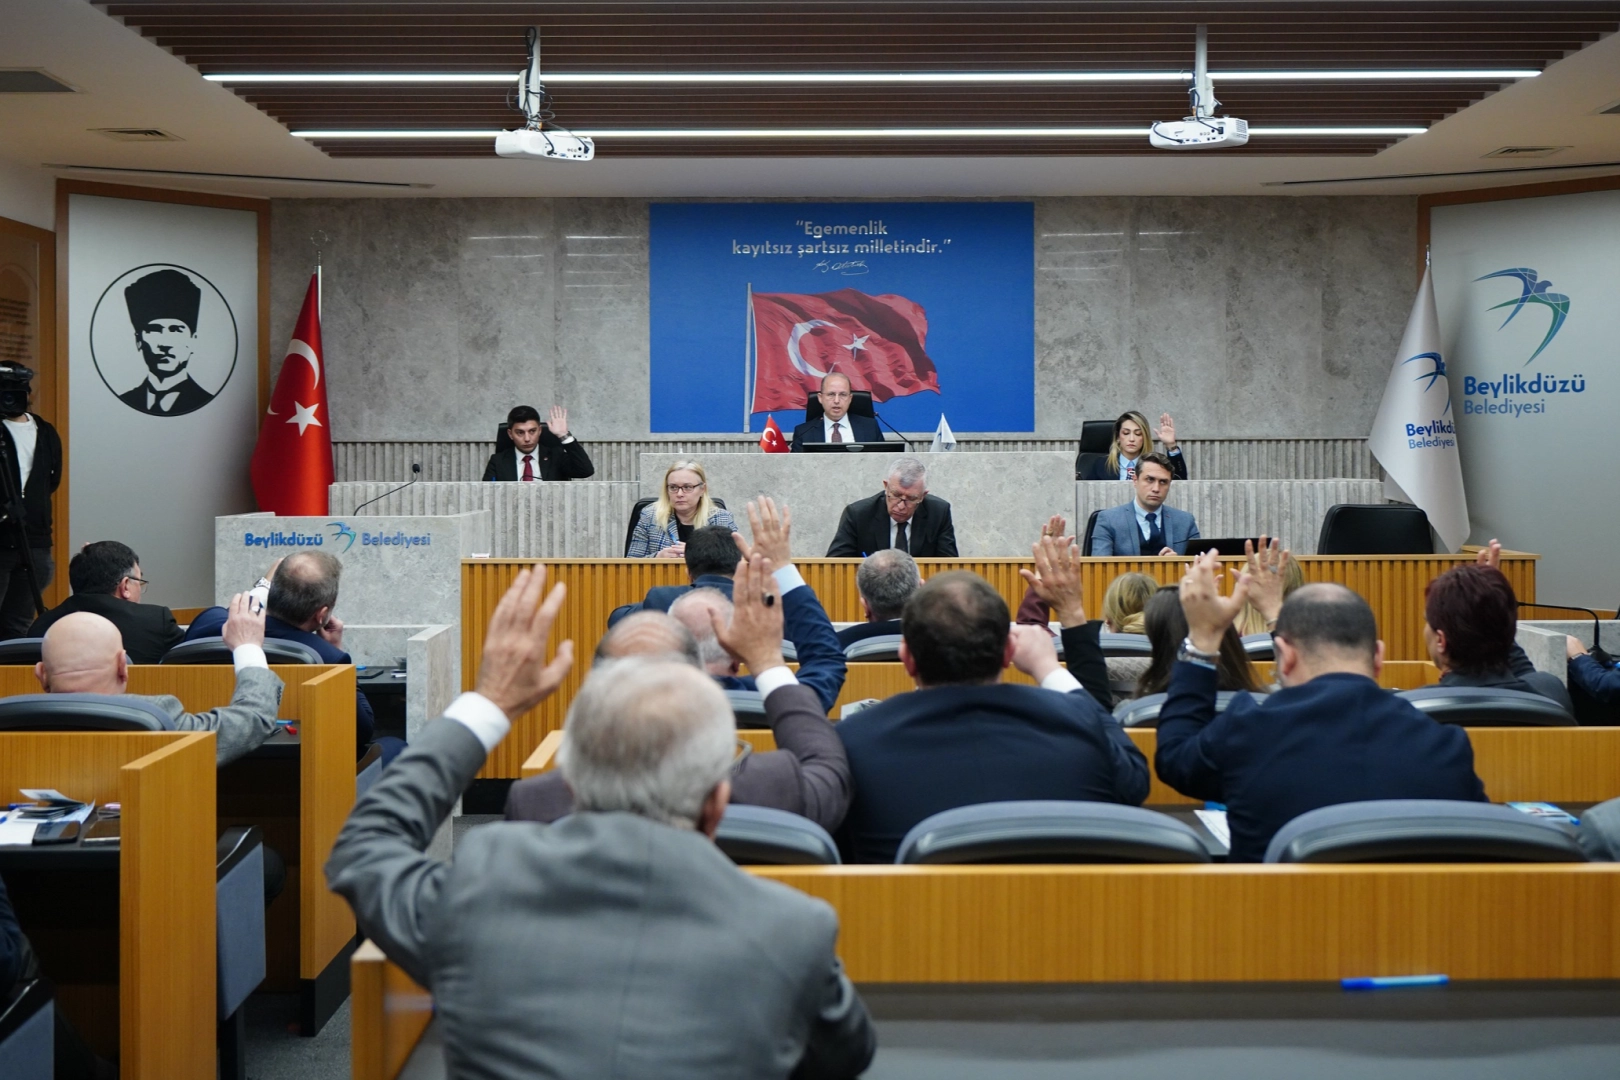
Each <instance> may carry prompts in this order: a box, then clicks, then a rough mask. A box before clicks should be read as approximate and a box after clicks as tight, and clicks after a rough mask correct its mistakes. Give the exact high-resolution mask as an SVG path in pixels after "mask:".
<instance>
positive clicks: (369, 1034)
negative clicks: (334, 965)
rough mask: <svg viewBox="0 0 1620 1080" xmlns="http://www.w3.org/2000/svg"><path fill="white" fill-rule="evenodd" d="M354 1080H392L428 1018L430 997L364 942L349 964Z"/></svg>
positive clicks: (351, 1049) (413, 1046)
mask: <svg viewBox="0 0 1620 1080" xmlns="http://www.w3.org/2000/svg"><path fill="white" fill-rule="evenodd" d="M349 984H350V985H351V986H352V987H353V988H354V997H353V1001H352V1004H351V1005H350V1006H349V1015H350V1018H351V1019H350V1028H349V1032H350V1054H351V1057H352V1060H353V1072H352V1074H351V1075H352V1076H353V1077H354V1080H394V1077H396V1076H398V1075H399V1072H400V1069H402V1068H404V1066H405V1062H406V1060H407V1059H408V1058H409V1057H410V1056H411V1051H412V1050H413V1049H415V1047H416V1044H417V1041H418V1040H419V1039H421V1037H422V1032H423V1031H424V1030H425V1029H426V1028H427V1026H428V1024H429V1022H430V1021H432V1019H433V998H432V996H431V995H429V994H428V992H427V991H426V990H424V989H422V988H421V987H420V986H418V985H417V984H416V982H415V981H414V980H413V979H412V978H411V977H410V976H409V975H407V974H405V972H404V971H403V970H402V969H401V968H400V967H399V966H398V965H397V964H394V963H393V962H391V961H389V960H388V959H387V958H386V957H384V956H383V954H382V950H381V949H379V948H377V946H376V945H374V944H373V943H371V942H370V941H362V942H361V943H360V947H359V948H358V949H356V950H355V951H354V955H353V956H352V957H351V958H350V960H349Z"/></svg>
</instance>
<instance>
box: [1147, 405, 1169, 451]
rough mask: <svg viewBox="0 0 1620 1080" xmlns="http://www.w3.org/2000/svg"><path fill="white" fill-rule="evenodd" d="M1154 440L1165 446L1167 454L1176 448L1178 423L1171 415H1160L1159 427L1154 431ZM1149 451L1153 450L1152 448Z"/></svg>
mask: <svg viewBox="0 0 1620 1080" xmlns="http://www.w3.org/2000/svg"><path fill="white" fill-rule="evenodd" d="M1153 438H1154V439H1155V440H1157V441H1159V442H1162V443H1163V444H1164V449H1165V451H1166V452H1169V451H1171V450H1174V449H1175V448H1176V422H1175V421H1174V420H1172V419H1170V414H1169V413H1160V414H1159V426H1158V427H1156V428H1154V429H1153ZM1147 449H1149V450H1151V449H1153V448H1152V447H1151V446H1150V447H1148V448H1147Z"/></svg>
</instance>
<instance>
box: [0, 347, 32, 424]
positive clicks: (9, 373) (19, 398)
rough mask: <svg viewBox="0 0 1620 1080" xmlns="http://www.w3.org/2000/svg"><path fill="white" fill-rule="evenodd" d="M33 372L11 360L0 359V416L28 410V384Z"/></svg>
mask: <svg viewBox="0 0 1620 1080" xmlns="http://www.w3.org/2000/svg"><path fill="white" fill-rule="evenodd" d="M33 381H34V372H33V370H32V369H30V368H26V367H24V366H23V365H21V364H18V363H15V362H13V361H11V360H0V416H5V417H12V416H21V415H22V414H23V413H25V412H27V411H28V391H29V384H30V383H31V382H33Z"/></svg>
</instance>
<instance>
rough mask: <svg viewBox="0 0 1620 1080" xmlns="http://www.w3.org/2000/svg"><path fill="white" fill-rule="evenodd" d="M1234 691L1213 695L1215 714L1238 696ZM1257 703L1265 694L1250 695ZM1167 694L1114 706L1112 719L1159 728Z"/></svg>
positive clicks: (1149, 695)
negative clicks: (1161, 710)
mask: <svg viewBox="0 0 1620 1080" xmlns="http://www.w3.org/2000/svg"><path fill="white" fill-rule="evenodd" d="M1238 693H1239V691H1236V690H1222V691H1220V692H1219V693H1217V694H1216V695H1215V713H1216V715H1217V716H1218V715H1220V714H1221V713H1223V712H1225V711H1226V707H1227V706H1228V705H1230V704H1232V699H1233V698H1234V697H1236V696H1237V695H1238ZM1249 696H1250V697H1252V698H1254V700H1255V701H1256V702H1257V703H1258V702H1262V701H1265V700H1266V695H1265V694H1250V695H1249ZM1168 698H1169V695H1168V694H1144V695H1143V696H1141V697H1139V698H1133V699H1131V700H1130V701H1122V702H1120V703H1119V704H1118V705H1116V706H1114V719H1116V720H1118V721H1119V722H1120V723H1121V724H1123V725H1124V726H1125V727H1151V728H1156V727H1158V726H1159V710H1160V709H1162V708H1164V703H1165V701H1166V700H1167V699H1168Z"/></svg>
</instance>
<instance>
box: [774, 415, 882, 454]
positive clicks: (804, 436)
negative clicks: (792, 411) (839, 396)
mask: <svg viewBox="0 0 1620 1080" xmlns="http://www.w3.org/2000/svg"><path fill="white" fill-rule="evenodd" d="M846 418H847V419H848V420H849V429H850V430H851V431H853V432H854V433H855V441H856V442H882V441H883V432H882V430H881V429H879V427H878V422H877V421H876V420H874V419H872V418H871V417H870V416H856V415H855V414H854V413H848V414H846ZM826 441H827V425H825V424H823V423H822V422H821V417H819V416H818V417H816V418H815V419H814V420H806V421H805V422H804V423H802V424H800V425H799V426H798V427H796V428H794V429H793V445H792V446H790V447H789V448H788V449H789V450H791V451H792V452H793V453H795V454H797V453H799V452H800V451H802V450H803V449H804V444H805V443H807V442H826Z"/></svg>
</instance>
